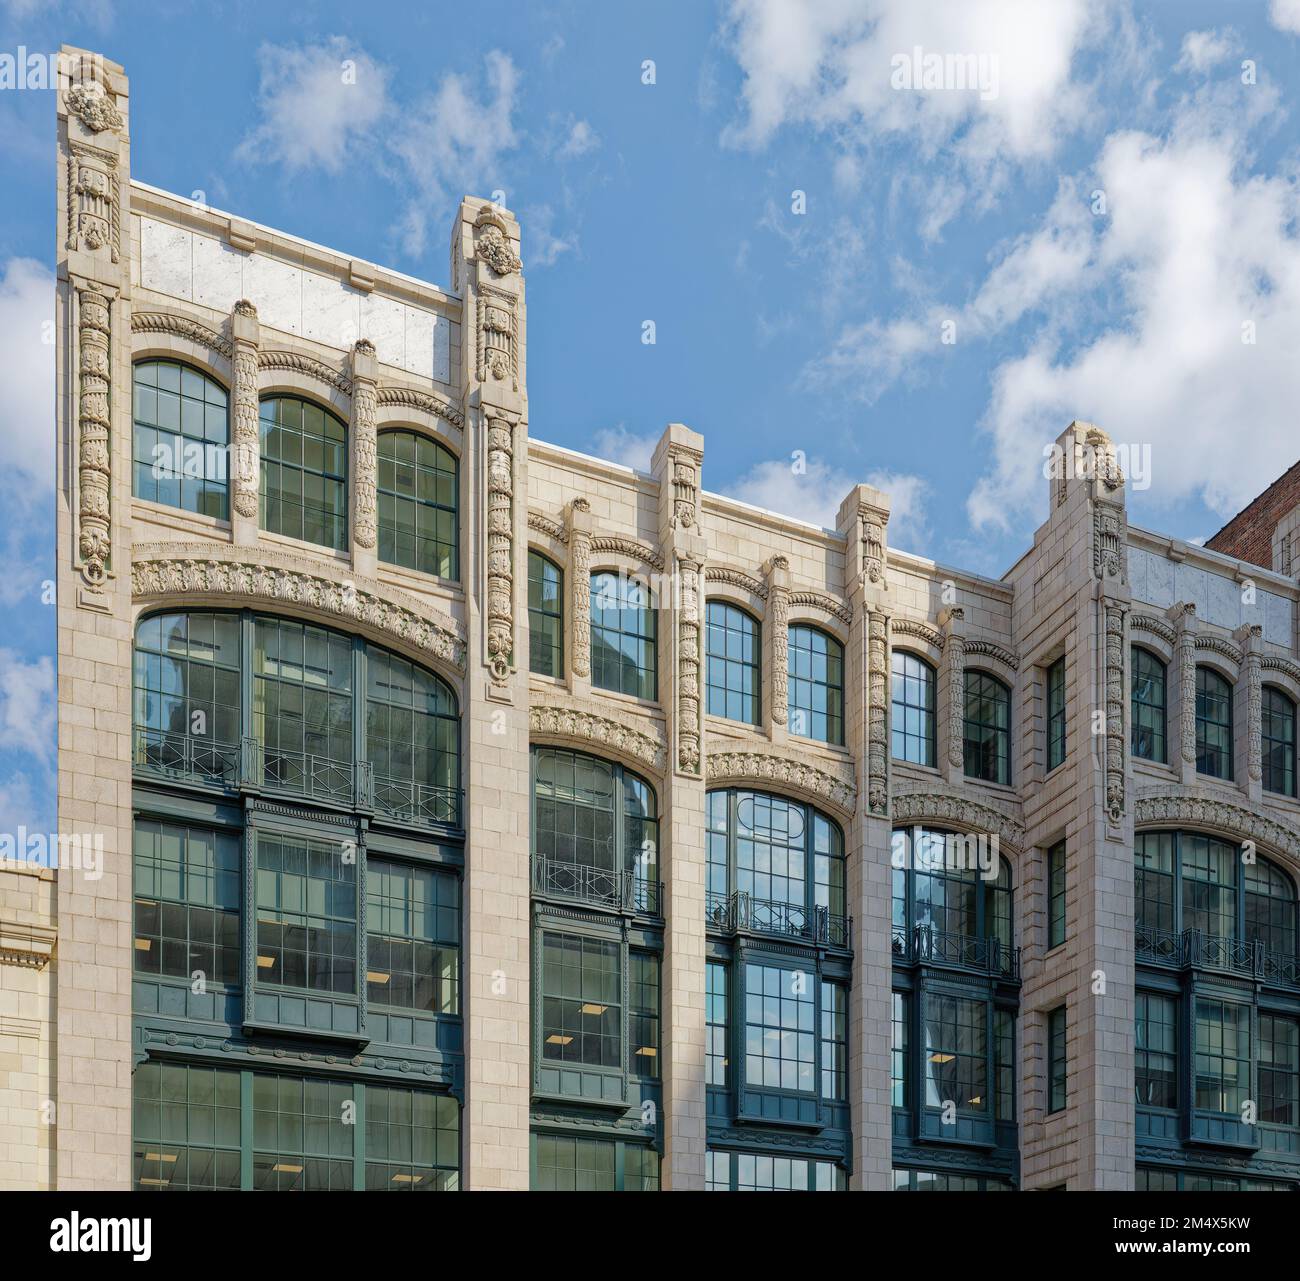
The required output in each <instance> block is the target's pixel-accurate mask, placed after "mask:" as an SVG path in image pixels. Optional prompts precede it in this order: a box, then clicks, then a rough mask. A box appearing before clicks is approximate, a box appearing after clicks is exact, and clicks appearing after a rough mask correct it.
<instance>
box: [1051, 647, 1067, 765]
mask: <svg viewBox="0 0 1300 1281" xmlns="http://www.w3.org/2000/svg"><path fill="white" fill-rule="evenodd" d="M1064 761H1065V659H1064V658H1058V659H1057V660H1056V662H1054V663H1053V664H1052V665H1051V666H1050V667H1049V668H1048V669H1047V768H1048V769H1049V770H1054V769H1055V768H1056V767H1057V766H1058V765H1060V764H1062V763H1063V762H1064Z"/></svg>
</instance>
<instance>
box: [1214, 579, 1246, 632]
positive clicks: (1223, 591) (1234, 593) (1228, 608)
mask: <svg viewBox="0 0 1300 1281" xmlns="http://www.w3.org/2000/svg"><path fill="white" fill-rule="evenodd" d="M1206 577H1207V578H1208V579H1209V584H1210V608H1209V614H1208V618H1209V620H1210V622H1212V623H1217V624H1218V625H1219V626H1220V627H1227V628H1229V629H1230V630H1232V631H1236V630H1237V628H1238V627H1240V626H1241V585H1240V584H1239V583H1236V582H1234V581H1233V580H1232V579H1231V578H1224V577H1223V576H1222V575H1221V574H1208V575H1207V576H1206Z"/></svg>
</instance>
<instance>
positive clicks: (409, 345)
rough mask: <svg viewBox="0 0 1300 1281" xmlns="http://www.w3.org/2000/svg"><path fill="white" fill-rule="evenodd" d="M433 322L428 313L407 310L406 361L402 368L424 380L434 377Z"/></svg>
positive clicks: (412, 308)
mask: <svg viewBox="0 0 1300 1281" xmlns="http://www.w3.org/2000/svg"><path fill="white" fill-rule="evenodd" d="M433 321H434V318H433V316H431V315H430V314H429V313H428V312H427V311H417V310H416V309H415V308H414V307H407V308H406V359H405V360H404V361H403V362H402V368H403V369H408V370H410V372H411V373H413V374H419V375H420V376H421V377H422V378H432V377H433V327H434V326H433Z"/></svg>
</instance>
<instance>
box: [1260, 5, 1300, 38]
mask: <svg viewBox="0 0 1300 1281" xmlns="http://www.w3.org/2000/svg"><path fill="white" fill-rule="evenodd" d="M1268 20H1269V21H1270V22H1271V23H1272V24H1273V25H1274V26H1275V27H1276V28H1277V29H1278V30H1279V31H1289V32H1291V34H1292V35H1300V0H1270V3H1269V6H1268Z"/></svg>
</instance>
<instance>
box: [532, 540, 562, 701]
mask: <svg viewBox="0 0 1300 1281" xmlns="http://www.w3.org/2000/svg"><path fill="white" fill-rule="evenodd" d="M528 669H529V671H533V672H537V673H538V674H539V675H541V676H555V677H563V676H564V575H563V574H562V573H561V572H560V570H559V568H558V567H557V566H555V565H553V564H552V563H551V562H550V561H549V560H547V559H546V557H545V556H542V555H541V554H540V553H538V552H532V551H530V552H529V553H528Z"/></svg>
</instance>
